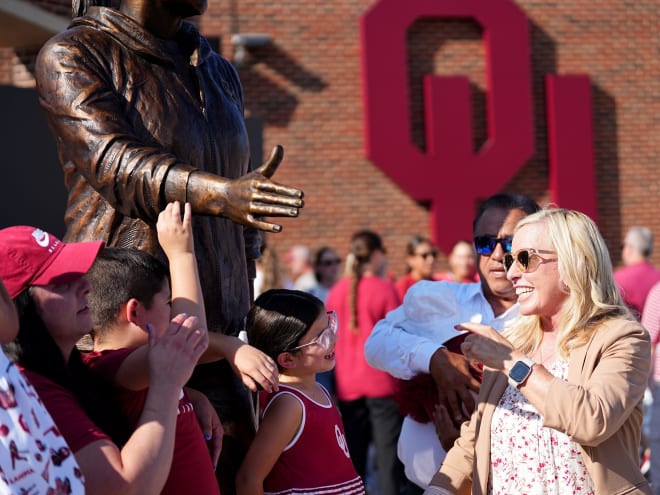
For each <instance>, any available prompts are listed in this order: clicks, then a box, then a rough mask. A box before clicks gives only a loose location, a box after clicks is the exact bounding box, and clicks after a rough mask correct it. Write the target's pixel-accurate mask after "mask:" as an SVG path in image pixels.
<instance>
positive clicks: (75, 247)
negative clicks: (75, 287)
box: [0, 225, 104, 299]
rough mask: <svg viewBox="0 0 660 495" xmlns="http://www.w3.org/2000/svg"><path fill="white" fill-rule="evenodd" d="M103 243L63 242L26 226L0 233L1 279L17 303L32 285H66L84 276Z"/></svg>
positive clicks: (4, 230) (10, 228)
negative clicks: (16, 299)
mask: <svg viewBox="0 0 660 495" xmlns="http://www.w3.org/2000/svg"><path fill="white" fill-rule="evenodd" d="M103 246H104V242H103V241H92V242H71V243H65V242H62V241H60V240H59V239H58V238H57V237H55V236H54V235H53V234H49V233H48V232H44V231H43V230H41V229H38V228H36V227H27V226H24V225H21V226H16V227H7V228H6V229H2V230H0V278H1V279H2V281H3V282H4V283H5V286H6V287H7V291H8V292H9V296H10V297H11V298H12V299H14V298H15V297H16V296H18V295H19V294H20V293H21V292H23V291H24V290H25V289H27V288H28V287H30V286H31V285H49V284H65V283H67V282H72V281H74V280H76V279H78V278H80V277H82V276H83V275H85V274H86V273H87V272H88V271H89V269H90V268H91V267H92V264H93V263H94V260H95V259H96V256H97V255H98V253H99V251H101V249H103Z"/></svg>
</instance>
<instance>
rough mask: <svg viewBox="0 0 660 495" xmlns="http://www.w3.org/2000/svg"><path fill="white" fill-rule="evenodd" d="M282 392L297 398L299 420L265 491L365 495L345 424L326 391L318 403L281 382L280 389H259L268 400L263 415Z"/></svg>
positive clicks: (288, 494)
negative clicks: (264, 390)
mask: <svg viewBox="0 0 660 495" xmlns="http://www.w3.org/2000/svg"><path fill="white" fill-rule="evenodd" d="M323 390H324V391H325V389H323ZM282 394H289V395H292V396H293V397H295V398H296V399H297V400H298V401H300V404H301V406H302V408H303V417H302V423H301V425H300V429H299V430H298V433H297V435H296V437H295V438H294V439H293V440H292V441H291V442H290V443H289V445H287V446H286V448H285V449H284V451H283V452H282V453H281V454H280V457H279V458H278V459H277V462H276V463H275V465H274V466H273V469H271V471H270V473H268V476H267V477H266V479H265V480H264V492H265V494H266V495H268V494H277V495H294V494H296V495H300V494H306V493H309V494H312V493H319V494H320V493H322V494H324V495H343V494H348V493H350V494H355V495H364V494H365V491H364V485H363V483H362V479H361V478H360V476H359V475H358V474H357V472H356V471H355V467H353V461H351V456H350V454H349V453H348V445H347V443H346V435H345V434H344V425H343V424H342V421H341V417H340V416H339V411H337V408H336V407H335V405H334V403H333V402H332V399H331V398H330V395H329V394H328V393H327V391H325V395H326V403H325V404H319V403H318V402H316V401H314V400H312V399H311V398H309V397H308V396H307V395H305V394H304V393H303V392H301V391H300V390H297V389H295V388H293V387H288V386H286V385H280V390H279V392H274V393H271V394H265V393H263V392H262V396H261V398H262V399H263V400H264V402H267V404H266V406H265V408H264V414H266V413H267V411H268V404H270V402H271V401H272V400H273V399H274V398H275V397H278V396H280V395H282Z"/></svg>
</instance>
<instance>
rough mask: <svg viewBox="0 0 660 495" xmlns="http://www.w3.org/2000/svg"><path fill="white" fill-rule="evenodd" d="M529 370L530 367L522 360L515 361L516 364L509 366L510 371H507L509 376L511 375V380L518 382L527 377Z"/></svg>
mask: <svg viewBox="0 0 660 495" xmlns="http://www.w3.org/2000/svg"><path fill="white" fill-rule="evenodd" d="M530 371H531V368H530V367H529V366H528V365H526V364H525V363H523V362H522V361H517V362H516V364H514V365H513V368H511V371H509V377H511V379H512V380H513V381H515V382H517V383H520V382H522V381H523V380H524V379H525V378H527V375H528V374H529V372H530Z"/></svg>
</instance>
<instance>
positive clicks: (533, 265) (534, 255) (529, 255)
mask: <svg viewBox="0 0 660 495" xmlns="http://www.w3.org/2000/svg"><path fill="white" fill-rule="evenodd" d="M539 253H541V254H557V253H556V252H555V251H546V250H545V249H532V248H529V249H521V250H520V251H517V252H516V253H513V254H511V253H506V254H505V255H504V260H503V263H504V268H505V269H506V271H507V272H508V271H509V269H510V268H511V267H512V266H513V262H514V261H515V262H516V263H518V266H519V267H520V271H521V272H523V273H526V272H533V271H534V270H536V269H537V268H538V267H539V265H540V264H541V263H545V262H546V261H557V260H556V259H555V260H546V259H544V258H541V257H540V256H539Z"/></svg>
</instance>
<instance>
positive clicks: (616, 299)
mask: <svg viewBox="0 0 660 495" xmlns="http://www.w3.org/2000/svg"><path fill="white" fill-rule="evenodd" d="M539 223H543V224H545V226H546V228H547V234H548V237H549V239H550V241H551V242H552V245H553V249H554V250H555V251H556V252H557V260H558V269H559V277H560V280H561V282H562V287H564V288H565V290H566V291H567V293H568V299H567V300H566V302H565V303H564V308H563V309H564V311H563V316H562V318H561V321H560V322H559V332H558V335H557V348H558V349H559V353H560V355H561V357H562V358H564V359H567V358H568V354H569V352H570V349H571V348H572V347H575V346H578V345H580V344H583V343H585V342H587V341H588V340H589V338H590V337H591V335H592V334H593V332H594V331H595V329H596V327H597V326H598V325H599V324H600V323H602V322H603V321H605V320H609V319H612V318H625V319H630V320H634V318H633V316H632V315H631V313H630V311H629V310H628V308H627V307H626V305H625V304H624V303H623V300H622V298H621V296H620V294H619V291H618V290H617V288H616V284H615V282H614V276H613V274H612V262H611V260H610V254H609V251H608V250H607V246H606V245H605V241H604V240H603V237H602V236H601V235H600V232H599V231H598V228H597V227H596V224H595V223H594V222H593V221H592V220H591V219H590V218H589V217H587V216H586V215H584V214H583V213H580V212H578V211H574V210H565V209H561V208H546V209H543V210H541V211H539V212H537V213H534V214H532V215H529V216H527V217H525V218H523V219H522V220H520V221H519V222H518V224H517V225H516V228H515V231H514V233H515V232H518V231H519V230H520V229H521V228H522V227H524V226H526V225H532V224H539ZM504 335H505V336H506V337H507V338H508V339H509V340H510V341H511V343H512V344H513V345H514V347H516V348H517V349H519V350H520V351H522V352H524V353H526V354H532V353H533V352H534V351H535V350H536V349H537V348H538V347H539V345H540V344H541V340H542V338H543V328H542V324H541V319H540V317H539V316H538V315H529V316H523V315H520V316H519V317H517V318H516V319H514V320H513V321H512V322H511V323H510V324H509V325H508V326H507V328H506V330H505V332H504Z"/></svg>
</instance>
